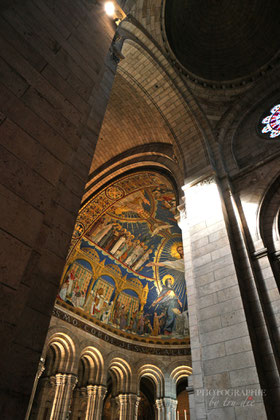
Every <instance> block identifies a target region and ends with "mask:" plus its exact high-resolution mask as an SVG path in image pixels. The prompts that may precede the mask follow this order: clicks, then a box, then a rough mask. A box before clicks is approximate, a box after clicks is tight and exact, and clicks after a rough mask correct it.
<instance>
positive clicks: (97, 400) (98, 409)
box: [85, 385, 107, 420]
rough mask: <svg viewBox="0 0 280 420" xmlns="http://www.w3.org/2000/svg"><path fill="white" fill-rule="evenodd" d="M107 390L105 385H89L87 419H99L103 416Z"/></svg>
mask: <svg viewBox="0 0 280 420" xmlns="http://www.w3.org/2000/svg"><path fill="white" fill-rule="evenodd" d="M106 391H107V389H106V387H105V386H103V385H88V386H87V395H88V402H87V412H86V419H85V420H99V419H100V418H101V416H102V407H103V400H104V397H105V394H106Z"/></svg>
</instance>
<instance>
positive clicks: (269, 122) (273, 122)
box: [259, 104, 280, 139]
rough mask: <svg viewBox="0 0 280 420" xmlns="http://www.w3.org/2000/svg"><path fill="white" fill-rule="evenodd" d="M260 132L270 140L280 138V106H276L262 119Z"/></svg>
mask: <svg viewBox="0 0 280 420" xmlns="http://www.w3.org/2000/svg"><path fill="white" fill-rule="evenodd" d="M259 130H260V133H261V134H262V135H264V136H265V137H266V138H268V139H273V138H275V137H278V136H280V104H278V105H275V106H274V107H273V108H271V110H270V111H269V112H266V114H265V117H264V118H261V120H260V123H259Z"/></svg>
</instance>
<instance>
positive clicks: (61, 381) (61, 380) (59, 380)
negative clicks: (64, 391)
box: [55, 373, 66, 386]
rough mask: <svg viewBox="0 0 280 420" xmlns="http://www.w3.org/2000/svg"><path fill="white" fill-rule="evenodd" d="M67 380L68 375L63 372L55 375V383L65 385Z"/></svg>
mask: <svg viewBox="0 0 280 420" xmlns="http://www.w3.org/2000/svg"><path fill="white" fill-rule="evenodd" d="M65 382H66V375H65V374H63V373H57V374H56V375H55V384H56V385H58V386H59V385H64V384H65Z"/></svg>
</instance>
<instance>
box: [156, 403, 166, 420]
mask: <svg viewBox="0 0 280 420" xmlns="http://www.w3.org/2000/svg"><path fill="white" fill-rule="evenodd" d="M155 413H156V420H165V419H164V404H163V399H162V398H159V399H157V400H156V401H155Z"/></svg>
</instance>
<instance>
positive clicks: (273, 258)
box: [258, 175, 280, 290]
mask: <svg viewBox="0 0 280 420" xmlns="http://www.w3.org/2000/svg"><path fill="white" fill-rule="evenodd" d="M279 203H280V175H278V176H277V177H276V178H275V179H274V181H273V182H272V183H271V184H270V186H269V188H268V189H267V191H266V193H265V195H264V197H263V200H262V203H261V205H260V209H259V217H258V219H259V220H258V227H259V231H260V236H261V238H262V241H263V244H264V247H265V248H266V249H267V252H268V257H269V260H270V264H271V268H272V271H273V273H274V277H275V280H276V283H277V285H278V289H279V290H280V281H279V276H280V232H279V229H280V228H279V226H280V225H279V223H280V205H279Z"/></svg>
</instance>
